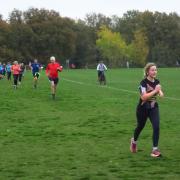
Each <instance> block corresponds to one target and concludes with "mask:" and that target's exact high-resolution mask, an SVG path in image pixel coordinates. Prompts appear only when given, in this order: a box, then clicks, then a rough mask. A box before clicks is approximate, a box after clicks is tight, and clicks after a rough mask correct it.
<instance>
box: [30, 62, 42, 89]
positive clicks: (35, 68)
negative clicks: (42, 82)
mask: <svg viewBox="0 0 180 180" xmlns="http://www.w3.org/2000/svg"><path fill="white" fill-rule="evenodd" d="M30 67H31V70H32V74H33V77H34V82H33V86H34V88H35V89H36V88H37V83H38V78H39V76H40V73H39V71H40V69H41V65H40V64H39V63H38V60H37V59H35V60H34V63H32V64H30Z"/></svg>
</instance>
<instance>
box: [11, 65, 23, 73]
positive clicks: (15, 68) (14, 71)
mask: <svg viewBox="0 0 180 180" xmlns="http://www.w3.org/2000/svg"><path fill="white" fill-rule="evenodd" d="M11 71H12V72H13V74H19V72H20V71H21V68H20V65H19V64H14V65H12V66H11Z"/></svg>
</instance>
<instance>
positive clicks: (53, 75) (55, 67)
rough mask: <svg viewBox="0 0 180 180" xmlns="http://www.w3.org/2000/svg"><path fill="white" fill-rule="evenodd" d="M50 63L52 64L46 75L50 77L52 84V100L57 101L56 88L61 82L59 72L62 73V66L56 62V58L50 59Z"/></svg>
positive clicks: (47, 68)
mask: <svg viewBox="0 0 180 180" xmlns="http://www.w3.org/2000/svg"><path fill="white" fill-rule="evenodd" d="M50 61H51V62H50V63H49V64H48V65H47V67H46V75H47V76H48V78H49V81H50V82H51V93H52V98H53V99H55V94H56V87H57V84H58V81H59V78H58V72H59V71H60V72H61V71H62V66H61V65H60V64H59V63H57V62H56V59H55V57H54V56H52V57H50Z"/></svg>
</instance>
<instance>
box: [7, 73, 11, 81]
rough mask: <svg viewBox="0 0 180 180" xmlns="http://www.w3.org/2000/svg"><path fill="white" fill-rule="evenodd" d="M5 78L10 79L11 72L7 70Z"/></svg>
mask: <svg viewBox="0 0 180 180" xmlns="http://www.w3.org/2000/svg"><path fill="white" fill-rule="evenodd" d="M7 79H8V80H11V72H7Z"/></svg>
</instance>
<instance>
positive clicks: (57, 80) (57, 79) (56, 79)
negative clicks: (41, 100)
mask: <svg viewBox="0 0 180 180" xmlns="http://www.w3.org/2000/svg"><path fill="white" fill-rule="evenodd" d="M49 81H53V82H54V84H57V83H58V82H59V78H51V77H49Z"/></svg>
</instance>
